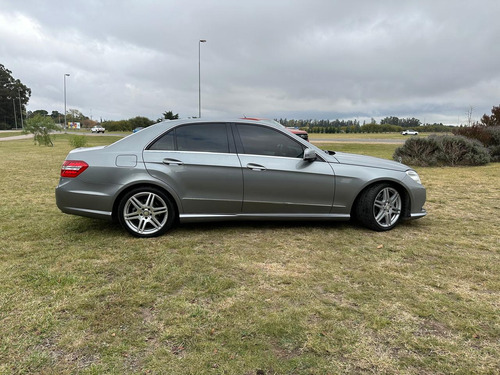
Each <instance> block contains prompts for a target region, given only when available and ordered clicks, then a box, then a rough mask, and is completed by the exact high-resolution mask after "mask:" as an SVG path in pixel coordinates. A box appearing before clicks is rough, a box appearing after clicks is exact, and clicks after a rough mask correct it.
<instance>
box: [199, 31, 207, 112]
mask: <svg viewBox="0 0 500 375" xmlns="http://www.w3.org/2000/svg"><path fill="white" fill-rule="evenodd" d="M206 42H207V41H206V40H205V39H200V41H199V42H198V117H199V118H201V43H206Z"/></svg>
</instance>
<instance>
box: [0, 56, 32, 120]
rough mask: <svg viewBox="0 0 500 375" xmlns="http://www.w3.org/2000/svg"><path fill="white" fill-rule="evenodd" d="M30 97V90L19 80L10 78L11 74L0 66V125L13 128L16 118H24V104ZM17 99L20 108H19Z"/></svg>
mask: <svg viewBox="0 0 500 375" xmlns="http://www.w3.org/2000/svg"><path fill="white" fill-rule="evenodd" d="M30 96H31V89H29V88H28V87H27V86H25V85H23V84H22V83H21V81H20V80H18V79H14V77H12V72H11V71H10V70H8V69H7V68H5V66H3V65H2V64H0V124H2V123H3V124H4V126H9V125H10V127H14V124H15V123H16V117H19V118H20V114H21V115H22V116H23V118H25V116H24V113H25V112H26V104H27V103H28V101H29V97H30ZM19 99H20V100H21V108H19Z"/></svg>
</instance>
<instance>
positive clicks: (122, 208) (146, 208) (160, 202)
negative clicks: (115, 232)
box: [118, 187, 176, 237]
mask: <svg viewBox="0 0 500 375" xmlns="http://www.w3.org/2000/svg"><path fill="white" fill-rule="evenodd" d="M175 217H176V211H175V206H174V204H173V203H172V201H171V199H170V198H169V197H168V196H167V195H166V194H165V193H164V192H163V191H161V190H160V189H157V188H154V187H139V188H136V189H133V190H131V191H130V192H128V193H127V194H126V195H125V196H124V197H123V198H122V200H121V201H120V204H119V206H118V221H119V222H120V224H121V225H122V227H123V228H125V230H126V231H128V232H129V233H130V234H132V235H133V236H135V237H157V236H161V235H162V234H164V233H165V232H167V231H168V230H169V229H170V228H172V225H173V223H174V220H175Z"/></svg>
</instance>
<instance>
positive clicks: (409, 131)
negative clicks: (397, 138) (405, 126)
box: [401, 130, 418, 135]
mask: <svg viewBox="0 0 500 375" xmlns="http://www.w3.org/2000/svg"><path fill="white" fill-rule="evenodd" d="M401 134H403V135H418V132H417V131H415V130H404V131H402V132H401Z"/></svg>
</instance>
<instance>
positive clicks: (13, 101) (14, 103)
mask: <svg viewBox="0 0 500 375" xmlns="http://www.w3.org/2000/svg"><path fill="white" fill-rule="evenodd" d="M12 106H13V107H14V122H15V123H16V129H17V115H16V101H15V100H14V98H12ZM11 126H12V125H11Z"/></svg>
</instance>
